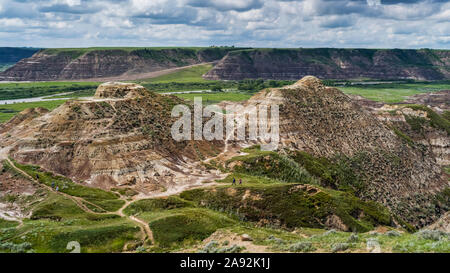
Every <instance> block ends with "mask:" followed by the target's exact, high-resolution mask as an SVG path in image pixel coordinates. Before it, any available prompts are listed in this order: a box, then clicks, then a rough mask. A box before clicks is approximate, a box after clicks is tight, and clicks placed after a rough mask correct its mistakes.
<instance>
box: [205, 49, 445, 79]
mask: <svg viewBox="0 0 450 273" xmlns="http://www.w3.org/2000/svg"><path fill="white" fill-rule="evenodd" d="M307 75H315V76H317V77H318V78H321V79H358V78H369V79H379V80H392V79H418V80H442V79H449V78H450V50H429V49H420V50H412V49H411V50H410V49H408V50H406V49H338V48H301V49H250V50H240V51H235V52H230V53H229V54H227V55H226V56H225V57H224V58H223V59H222V60H221V61H220V62H219V63H218V64H217V65H216V66H215V67H214V68H213V69H212V70H211V71H209V72H208V73H207V74H206V75H205V78H206V79H214V80H219V79H220V80H242V79H247V78H249V79H250V78H253V79H256V78H262V79H279V80H296V79H300V78H302V77H304V76H307Z"/></svg>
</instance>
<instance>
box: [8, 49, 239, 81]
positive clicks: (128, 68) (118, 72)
mask: <svg viewBox="0 0 450 273" xmlns="http://www.w3.org/2000/svg"><path fill="white" fill-rule="evenodd" d="M231 50H235V49H234V48H231V47H230V48H228V47H210V48H66V49H44V50H41V51H39V52H37V53H36V54H34V55H33V56H31V57H30V58H25V59H23V60H21V61H19V62H18V63H17V64H16V65H15V66H13V67H11V68H9V69H7V70H6V71H4V72H2V73H0V80H4V81H52V80H80V79H96V78H107V77H115V76H122V75H129V74H131V75H132V74H139V73H148V72H154V71H160V70H165V69H170V68H176V67H182V66H188V65H194V64H199V63H204V62H212V61H218V60H220V59H221V58H222V57H223V56H225V55H226V53H227V52H228V51H231Z"/></svg>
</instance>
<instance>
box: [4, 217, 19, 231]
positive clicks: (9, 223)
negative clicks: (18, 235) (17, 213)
mask: <svg viewBox="0 0 450 273" xmlns="http://www.w3.org/2000/svg"><path fill="white" fill-rule="evenodd" d="M18 225H19V223H18V222H16V221H8V220H5V219H2V218H0V229H2V228H11V227H16V226H18Z"/></svg>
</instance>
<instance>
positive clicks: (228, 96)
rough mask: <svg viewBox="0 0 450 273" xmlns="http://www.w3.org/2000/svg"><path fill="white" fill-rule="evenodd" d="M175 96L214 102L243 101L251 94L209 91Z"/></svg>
mask: <svg viewBox="0 0 450 273" xmlns="http://www.w3.org/2000/svg"><path fill="white" fill-rule="evenodd" d="M175 96H177V97H179V98H182V99H185V100H190V101H194V98H195V97H201V98H202V100H203V103H205V104H216V103H220V102H222V101H244V100H248V99H249V98H251V96H252V94H250V93H245V92H238V91H232V92H214V93H213V92H211V93H190V94H176V95H175Z"/></svg>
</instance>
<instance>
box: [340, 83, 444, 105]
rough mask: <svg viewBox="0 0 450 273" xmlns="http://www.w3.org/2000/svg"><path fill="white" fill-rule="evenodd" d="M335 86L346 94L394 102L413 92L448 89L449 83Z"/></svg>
mask: <svg viewBox="0 0 450 273" xmlns="http://www.w3.org/2000/svg"><path fill="white" fill-rule="evenodd" d="M337 88H338V89H339V90H341V91H342V92H344V93H346V94H353V95H360V96H363V97H365V98H367V99H370V100H374V101H382V102H387V103H395V102H401V101H403V100H404V99H405V98H406V97H408V96H412V95H415V94H420V93H428V92H436V91H440V90H448V89H450V83H395V84H388V83H386V84H377V85H358V86H346V87H337Z"/></svg>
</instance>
